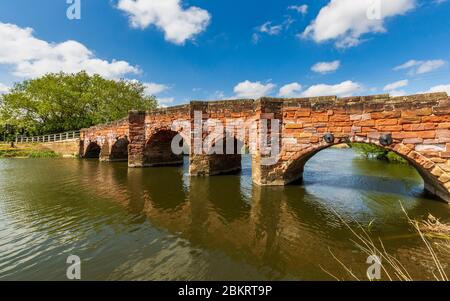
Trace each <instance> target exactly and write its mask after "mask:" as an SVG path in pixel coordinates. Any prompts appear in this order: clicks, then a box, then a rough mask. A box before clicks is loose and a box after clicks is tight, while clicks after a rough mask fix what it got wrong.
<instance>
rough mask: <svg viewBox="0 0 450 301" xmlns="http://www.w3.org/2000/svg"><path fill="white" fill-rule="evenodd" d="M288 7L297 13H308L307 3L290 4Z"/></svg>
mask: <svg viewBox="0 0 450 301" xmlns="http://www.w3.org/2000/svg"><path fill="white" fill-rule="evenodd" d="M288 9H291V10H295V11H297V12H298V13H299V14H302V15H306V14H307V13H308V5H306V4H303V5H291V6H289V7H288Z"/></svg>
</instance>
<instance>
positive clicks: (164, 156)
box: [143, 129, 187, 167]
mask: <svg viewBox="0 0 450 301" xmlns="http://www.w3.org/2000/svg"><path fill="white" fill-rule="evenodd" d="M176 136H179V137H178V138H180V139H179V144H178V146H177V147H179V148H180V149H182V151H181V152H180V153H178V154H176V153H174V152H173V150H172V141H175V140H174V138H176ZM186 145H187V144H186V139H185V138H184V137H183V136H182V135H181V134H180V133H178V132H176V131H172V130H170V129H161V130H159V131H157V132H155V133H154V134H153V135H152V136H151V137H150V138H149V139H148V140H147V142H146V144H145V148H144V153H143V156H144V158H143V165H144V166H147V167H149V166H167V165H179V166H181V165H183V156H184V154H185V152H186V148H187V146H186Z"/></svg>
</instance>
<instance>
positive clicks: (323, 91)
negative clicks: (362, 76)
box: [302, 80, 362, 97]
mask: <svg viewBox="0 0 450 301" xmlns="http://www.w3.org/2000/svg"><path fill="white" fill-rule="evenodd" d="M361 89H362V87H361V86H360V85H359V84H358V83H355V82H353V81H350V80H347V81H344V82H342V83H340V84H336V85H326V84H319V85H314V86H311V87H309V88H308V89H306V90H305V91H304V92H303V93H302V96H303V97H313V96H331V95H337V96H341V97H345V96H352V95H353V94H354V93H356V92H358V91H360V90H361Z"/></svg>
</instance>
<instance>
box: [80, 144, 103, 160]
mask: <svg viewBox="0 0 450 301" xmlns="http://www.w3.org/2000/svg"><path fill="white" fill-rule="evenodd" d="M101 150H102V148H101V147H100V145H98V144H97V142H90V143H89V145H88V146H87V148H86V151H85V152H84V156H83V157H84V158H86V159H98V158H100V152H101Z"/></svg>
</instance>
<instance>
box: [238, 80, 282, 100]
mask: <svg viewBox="0 0 450 301" xmlns="http://www.w3.org/2000/svg"><path fill="white" fill-rule="evenodd" d="M274 88H275V85H274V84H272V83H268V84H262V83H261V82H259V81H258V82H251V81H248V80H246V81H243V82H241V83H239V84H237V85H236V86H235V87H234V93H236V97H239V98H259V97H262V96H266V95H268V94H270V93H271V92H272V90H273V89H274Z"/></svg>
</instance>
